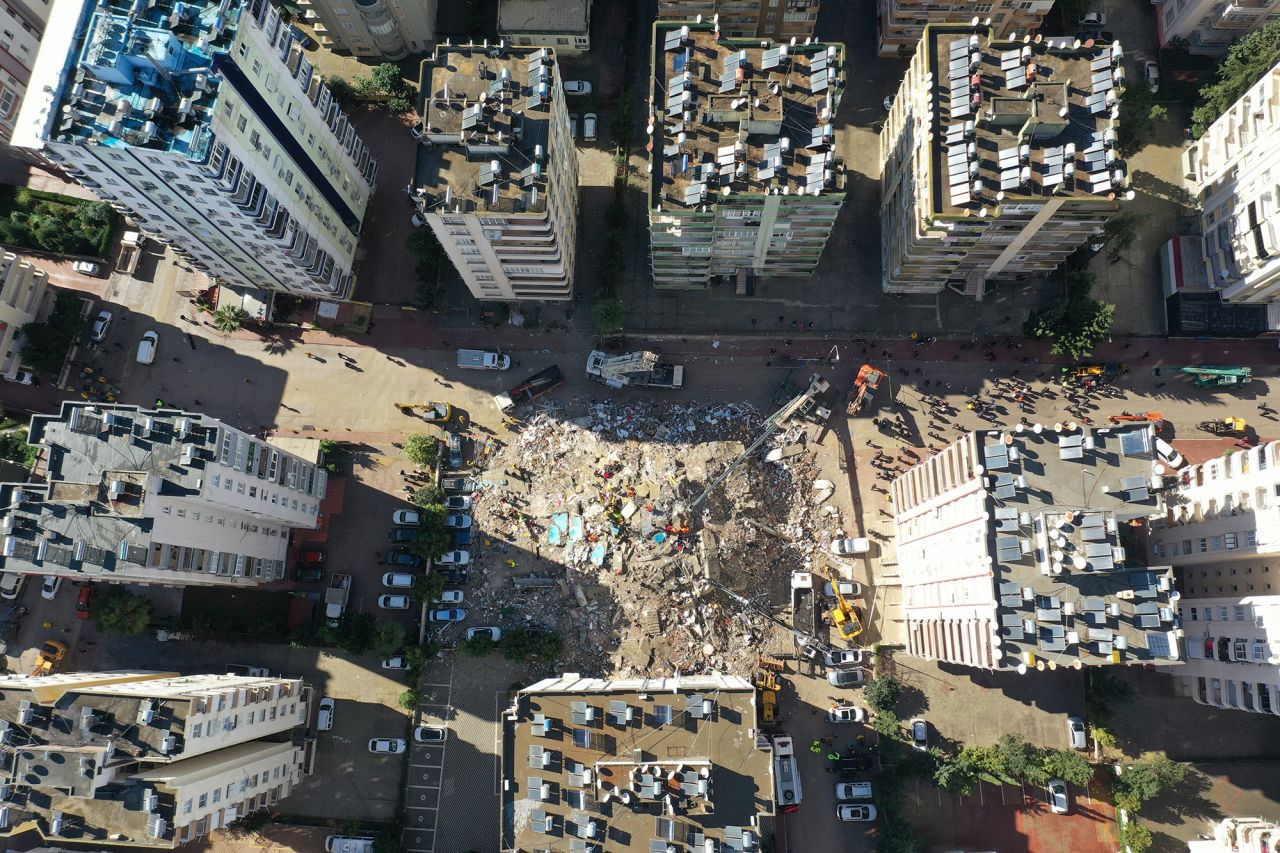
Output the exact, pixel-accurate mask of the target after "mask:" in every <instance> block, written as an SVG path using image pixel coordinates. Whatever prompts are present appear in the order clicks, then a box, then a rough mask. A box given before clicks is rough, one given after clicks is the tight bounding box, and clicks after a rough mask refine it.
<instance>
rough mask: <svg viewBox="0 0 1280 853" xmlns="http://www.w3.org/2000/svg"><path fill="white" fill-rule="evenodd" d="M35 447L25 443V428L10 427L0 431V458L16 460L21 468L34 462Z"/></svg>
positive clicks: (10, 460) (27, 466)
mask: <svg viewBox="0 0 1280 853" xmlns="http://www.w3.org/2000/svg"><path fill="white" fill-rule="evenodd" d="M36 455H37V454H36V449H35V448H34V447H32V446H31V445H30V444H27V433H26V431H25V430H20V429H11V430H6V431H5V432H0V459H3V460H5V461H6V462H16V463H18V464H19V465H21V466H22V467H23V468H31V467H32V466H34V465H35V464H36Z"/></svg>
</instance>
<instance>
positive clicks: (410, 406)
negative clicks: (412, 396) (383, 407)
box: [396, 403, 453, 424]
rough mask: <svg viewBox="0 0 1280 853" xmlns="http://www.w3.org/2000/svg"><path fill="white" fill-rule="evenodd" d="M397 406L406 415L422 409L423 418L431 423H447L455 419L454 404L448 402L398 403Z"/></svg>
mask: <svg viewBox="0 0 1280 853" xmlns="http://www.w3.org/2000/svg"><path fill="white" fill-rule="evenodd" d="M396 408H397V409H399V410H400V411H401V412H404V413H405V414H406V415H412V414H413V410H414V409H422V419H423V420H424V421H426V422H427V423H430V424H445V423H448V422H449V421H450V420H452V419H453V406H451V405H449V404H448V403H396Z"/></svg>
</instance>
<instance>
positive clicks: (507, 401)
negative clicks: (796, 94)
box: [493, 364, 564, 412]
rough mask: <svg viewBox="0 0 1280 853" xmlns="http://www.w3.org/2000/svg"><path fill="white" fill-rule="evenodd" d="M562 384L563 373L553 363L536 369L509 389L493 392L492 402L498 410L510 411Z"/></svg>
mask: <svg viewBox="0 0 1280 853" xmlns="http://www.w3.org/2000/svg"><path fill="white" fill-rule="evenodd" d="M562 384H564V374H563V373H561V372H560V368H559V367H557V366H556V365H554V364H553V365H551V366H550V367H548V368H546V369H545V370H540V371H538V372H537V373H535V374H533V375H532V376H530V377H529V378H528V379H526V380H524V381H523V382H521V383H520V384H518V385H516V386H514V387H512V388H511V389H509V390H507V391H503V392H502V393H501V394H494V395H493V402H494V405H496V406H497V407H498V409H499V410H500V411H503V412H511V411H513V410H515V408H516V407H517V406H520V405H523V404H525V403H529V402H532V401H533V400H536V399H537V398H539V397H541V396H542V395H543V394H546V393H547V392H548V391H553V390H555V389H556V388H559V387H560V386H561V385H562Z"/></svg>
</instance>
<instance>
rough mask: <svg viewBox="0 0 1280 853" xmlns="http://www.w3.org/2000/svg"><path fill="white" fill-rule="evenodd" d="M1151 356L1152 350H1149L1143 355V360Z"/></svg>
mask: <svg viewBox="0 0 1280 853" xmlns="http://www.w3.org/2000/svg"><path fill="white" fill-rule="evenodd" d="M1149 355H1151V350H1147V351H1146V352H1144V353H1143V354H1142V358H1146V357H1147V356H1149Z"/></svg>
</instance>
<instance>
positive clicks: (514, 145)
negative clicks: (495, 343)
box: [413, 44, 578, 302]
mask: <svg viewBox="0 0 1280 853" xmlns="http://www.w3.org/2000/svg"><path fill="white" fill-rule="evenodd" d="M421 90H422V97H423V99H424V101H423V106H422V109H421V110H420V115H423V116H425V118H424V119H423V123H422V124H420V125H419V126H418V127H416V128H414V131H413V132H414V134H415V135H416V136H418V138H419V141H420V142H422V143H423V144H422V145H419V146H417V166H416V172H415V180H414V188H413V192H414V195H413V201H414V202H415V204H416V206H417V209H418V216H419V218H421V219H422V220H423V221H424V222H425V224H426V225H427V226H428V227H430V228H431V230H432V231H433V232H435V235H436V239H438V240H439V241H440V245H441V246H443V247H444V250H445V252H446V253H447V254H448V255H449V260H450V261H452V262H453V265H454V268H456V269H457V270H458V274H459V275H460V276H461V277H462V280H463V281H464V282H466V285H467V288H468V289H469V290H470V291H471V294H472V295H473V296H475V297H476V298H477V299H486V300H497V301H503V302H521V301H531V302H532V301H564V300H567V299H570V298H572V297H573V282H574V262H575V259H576V252H577V238H578V156H577V151H576V149H575V148H574V142H573V135H572V133H571V131H570V129H569V113H568V110H567V109H566V107H565V100H564V89H563V87H562V86H561V80H560V65H559V62H557V61H556V56H555V52H554V51H551V50H547V49H546V48H538V49H533V48H518V47H511V46H510V45H505V46H490V47H484V46H482V45H478V44H468V45H452V46H451V45H440V46H438V47H437V48H436V51H435V54H434V55H433V56H432V58H431V59H429V60H426V61H424V62H423V63H422V78H421Z"/></svg>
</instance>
